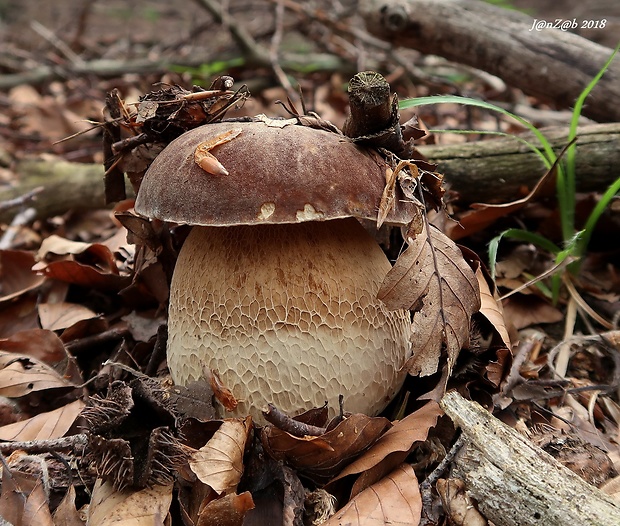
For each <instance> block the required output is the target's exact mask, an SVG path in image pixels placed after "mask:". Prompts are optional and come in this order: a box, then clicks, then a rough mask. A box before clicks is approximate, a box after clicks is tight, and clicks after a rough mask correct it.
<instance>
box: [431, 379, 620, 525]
mask: <svg viewBox="0 0 620 526" xmlns="http://www.w3.org/2000/svg"><path fill="white" fill-rule="evenodd" d="M441 407H442V409H443V410H444V411H445V412H446V414H447V415H448V416H449V417H450V418H451V419H452V420H453V422H454V423H455V424H456V425H457V426H458V427H460V428H461V432H462V433H463V434H464V435H465V441H464V442H465V443H464V446H463V448H462V449H461V450H460V452H459V453H458V454H457V455H456V457H455V459H454V465H453V466H454V467H453V469H452V475H453V476H454V477H456V478H458V479H461V480H463V481H464V482H465V487H466V489H467V493H468V494H469V495H470V496H471V497H473V498H474V499H475V500H476V501H477V502H478V508H479V509H480V511H481V512H482V513H483V514H484V515H485V516H486V518H487V519H490V520H491V521H493V523H494V524H495V525H496V526H530V525H531V526H539V525H541V524H544V525H545V526H566V525H567V524H574V525H577V524H579V525H580V526H610V525H611V524H620V507H619V506H618V505H617V504H616V503H615V502H614V501H613V500H612V499H611V498H610V497H608V496H607V495H605V494H604V493H603V492H601V491H600V490H598V489H597V488H595V487H594V486H591V485H590V484H588V483H587V482H585V481H584V480H583V479H581V478H580V477H579V476H577V475H576V474H575V473H573V472H572V471H570V470H569V469H568V468H566V467H564V466H563V465H561V464H560V463H559V462H558V461H557V460H555V459H554V458H553V457H552V456H551V455H549V454H548V453H546V452H544V451H542V450H541V449H540V448H538V447H536V446H535V445H534V444H532V443H531V442H530V441H529V440H528V439H527V438H526V437H524V436H523V435H521V434H519V433H518V432H517V431H515V430H514V429H512V428H510V427H508V426H507V425H505V424H504V423H502V422H500V421H499V420H498V419H497V418H495V417H494V416H493V415H491V413H489V412H488V411H486V410H485V409H483V408H482V407H481V406H480V405H478V404H477V403H475V402H471V401H469V400H466V399H465V398H463V397H462V396H461V395H459V394H458V393H457V392H456V391H451V392H449V393H447V394H446V395H445V396H444V398H443V400H442V401H441Z"/></svg>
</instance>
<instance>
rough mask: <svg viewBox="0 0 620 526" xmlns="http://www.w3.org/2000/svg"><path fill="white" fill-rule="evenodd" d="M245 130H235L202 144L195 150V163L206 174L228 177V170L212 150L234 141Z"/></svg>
mask: <svg viewBox="0 0 620 526" xmlns="http://www.w3.org/2000/svg"><path fill="white" fill-rule="evenodd" d="M242 131H243V130H242V129H241V128H233V129H232V130H229V131H227V132H224V133H220V134H219V135H216V136H215V137H213V138H211V139H209V140H207V141H203V142H201V143H200V144H199V145H198V146H196V150H194V161H195V163H196V164H197V165H198V166H200V168H202V169H203V170H204V171H205V172H207V173H209V174H213V175H228V170H226V168H224V165H222V163H220V162H219V161H218V160H217V158H216V157H215V155H213V154H212V153H211V150H212V149H213V148H215V147H216V146H219V145H221V144H224V143H227V142H230V141H232V140H233V139H234V138H235V137H237V135H239V134H240V133H241V132H242Z"/></svg>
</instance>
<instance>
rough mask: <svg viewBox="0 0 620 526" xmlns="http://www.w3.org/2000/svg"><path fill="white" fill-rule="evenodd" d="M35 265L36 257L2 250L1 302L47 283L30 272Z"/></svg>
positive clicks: (20, 252)
mask: <svg viewBox="0 0 620 526" xmlns="http://www.w3.org/2000/svg"><path fill="white" fill-rule="evenodd" d="M34 264H35V259H34V255H33V254H32V253H31V252H26V251H22V250H0V301H2V302H4V301H9V300H12V299H13V298H16V297H18V296H20V295H21V294H24V293H25V292H28V291H29V290H33V289H36V288H37V287H38V286H39V285H41V284H42V283H43V282H44V281H45V277H44V276H39V275H37V274H35V273H34V272H32V270H30V269H31V268H32V265H34Z"/></svg>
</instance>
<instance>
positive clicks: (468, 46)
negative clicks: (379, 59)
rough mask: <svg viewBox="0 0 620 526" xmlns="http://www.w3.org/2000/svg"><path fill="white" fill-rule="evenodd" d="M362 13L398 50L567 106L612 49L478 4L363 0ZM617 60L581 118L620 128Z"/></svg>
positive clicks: (445, 0) (466, 0) (371, 28)
mask: <svg viewBox="0 0 620 526" xmlns="http://www.w3.org/2000/svg"><path fill="white" fill-rule="evenodd" d="M360 12H361V14H362V17H363V18H364V20H365V22H366V27H367V29H368V31H369V32H370V33H372V34H373V35H375V36H377V37H379V38H382V39H385V40H387V41H389V42H391V43H392V44H394V45H396V46H403V47H409V48H413V49H416V50H418V51H420V52H422V53H425V54H429V55H440V56H442V57H445V58H447V59H448V60H452V61H454V62H458V63H460V64H467V65H469V66H473V67H475V68H478V69H481V70H483V71H487V72H488V73H491V74H493V75H496V76H498V77H500V78H502V79H503V80H504V81H505V82H506V83H507V84H509V85H510V86H514V87H516V88H519V89H521V90H523V91H524V92H526V93H528V94H530V95H534V96H536V97H539V98H541V99H542V100H546V101H548V100H551V101H553V102H554V103H555V104H558V105H560V106H562V107H569V106H572V105H573V104H574V103H575V100H576V99H577V97H579V94H580V93H581V91H582V90H583V89H584V88H585V87H586V86H587V85H588V83H589V82H590V80H591V79H592V78H593V77H594V76H595V75H596V73H597V72H598V71H599V69H600V68H601V67H602V66H603V64H604V63H605V61H606V60H607V59H608V58H609V56H610V55H611V52H612V50H611V49H609V48H607V47H604V46H601V45H599V44H595V43H594V42H591V41H589V40H587V39H585V38H582V37H580V36H578V35H575V34H573V33H570V32H565V31H561V30H559V29H545V30H543V31H536V29H533V30H531V28H532V27H533V23H534V19H533V18H532V17H530V16H528V15H525V14H523V13H519V12H517V11H511V10H507V9H502V8H499V7H497V6H494V5H490V4H489V3H487V2H478V1H474V0H443V1H442V2H437V1H436V0H364V1H363V2H361V4H360ZM618 99H620V61H618V60H615V61H614V62H612V64H611V65H610V66H609V68H608V70H607V73H605V75H604V76H603V78H602V79H601V80H600V81H599V83H598V84H597V86H596V87H595V88H594V89H593V90H592V94H591V95H590V97H588V103H587V104H586V105H585V106H584V108H583V115H585V116H587V117H590V118H591V119H594V120H596V121H599V122H613V121H620V106H619V105H617V104H610V102H609V101H614V100H618Z"/></svg>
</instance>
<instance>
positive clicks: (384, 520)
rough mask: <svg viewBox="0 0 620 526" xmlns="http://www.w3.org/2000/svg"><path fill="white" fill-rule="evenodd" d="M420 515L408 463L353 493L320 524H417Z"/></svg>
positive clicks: (414, 477) (417, 492) (354, 525)
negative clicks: (353, 494)
mask: <svg viewBox="0 0 620 526" xmlns="http://www.w3.org/2000/svg"><path fill="white" fill-rule="evenodd" d="M421 514H422V498H421V497H420V489H419V487H418V479H417V478H416V476H415V472H414V471H413V468H412V467H411V466H410V465H409V464H401V465H400V466H399V467H398V468H396V469H395V470H394V471H393V472H392V473H390V474H389V475H388V476H387V477H385V478H383V479H382V480H380V481H379V482H377V483H376V484H373V485H372V486H370V487H369V488H366V489H365V490H364V491H362V492H361V493H360V494H358V495H356V496H355V497H354V498H353V499H351V500H350V501H349V502H348V503H347V504H346V505H345V506H344V508H342V509H341V510H340V511H339V512H338V513H336V515H334V516H333V517H331V518H330V519H329V520H328V521H326V522H324V523H323V525H324V526H342V525H344V524H347V525H351V526H357V525H359V526H375V525H376V526H384V525H385V524H389V525H390V526H399V525H402V526H417V525H418V524H419V523H420V518H421Z"/></svg>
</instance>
